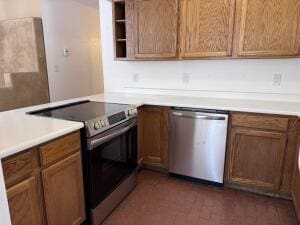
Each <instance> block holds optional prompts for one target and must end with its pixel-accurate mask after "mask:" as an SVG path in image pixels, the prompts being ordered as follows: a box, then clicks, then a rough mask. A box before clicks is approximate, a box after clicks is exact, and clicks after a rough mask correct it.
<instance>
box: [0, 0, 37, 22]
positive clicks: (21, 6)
mask: <svg viewBox="0 0 300 225" xmlns="http://www.w3.org/2000/svg"><path fill="white" fill-rule="evenodd" d="M22 17H41V0H0V20H4V19H15V18H22Z"/></svg>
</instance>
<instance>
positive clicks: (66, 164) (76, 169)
mask: <svg viewBox="0 0 300 225" xmlns="http://www.w3.org/2000/svg"><path fill="white" fill-rule="evenodd" d="M42 176H43V184H44V195H45V205H46V212H47V221H48V225H65V224H72V225H77V224H78V225H79V224H81V223H82V222H83V221H84V219H85V211H84V192H83V186H82V182H81V181H82V179H83V178H82V166H81V157H80V152H78V153H76V154H74V155H72V156H70V157H69V158H67V159H64V160H63V161H60V162H58V163H56V164H54V165H52V166H50V167H49V168H46V169H45V170H43V171H42ZM62 187H63V188H62Z"/></svg>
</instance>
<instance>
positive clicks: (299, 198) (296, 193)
mask: <svg viewBox="0 0 300 225" xmlns="http://www.w3.org/2000/svg"><path fill="white" fill-rule="evenodd" d="M299 130H300V129H299ZM298 143H299V144H298V155H297V160H296V166H295V171H294V177H293V184H292V197H293V202H294V205H295V209H296V214H297V217H298V220H299V221H300V163H299V161H300V137H299V138H298ZM298 160H299V161H298Z"/></svg>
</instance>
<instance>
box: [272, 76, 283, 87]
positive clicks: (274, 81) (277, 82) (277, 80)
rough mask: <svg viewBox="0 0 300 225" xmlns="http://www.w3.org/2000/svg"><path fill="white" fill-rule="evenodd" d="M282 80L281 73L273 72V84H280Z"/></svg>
mask: <svg viewBox="0 0 300 225" xmlns="http://www.w3.org/2000/svg"><path fill="white" fill-rule="evenodd" d="M281 81H282V75H281V74H273V86H280V85H281Z"/></svg>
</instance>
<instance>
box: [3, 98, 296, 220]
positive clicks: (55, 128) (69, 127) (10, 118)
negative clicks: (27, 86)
mask: <svg viewBox="0 0 300 225" xmlns="http://www.w3.org/2000/svg"><path fill="white" fill-rule="evenodd" d="M82 100H91V101H98V102H110V103H123V104H133V105H136V106H137V107H139V106H142V105H160V106H174V107H189V108H202V109H218V110H228V111H241V112H256V113H269V114H280V115H291V116H299V117H300V102H279V101H259V100H243V99H225V98H204V97H186V96H167V95H144V94H126V93H105V94H99V95H93V96H87V97H83V98H76V99H71V100H67V101H60V102H55V103H49V104H44V105H38V106H33V107H27V108H22V109H16V110H11V111H6V112H0V200H1V201H0V218H2V223H1V224H3V225H11V222H10V219H9V208H8V203H7V197H6V190H5V184H4V178H3V174H2V166H1V158H5V157H8V156H10V155H13V154H15V153H18V152H21V151H23V150H26V149H29V148H31V147H33V146H36V145H39V144H42V143H44V142H47V141H49V140H52V139H55V138H57V137H60V136H62V135H65V134H68V133H71V132H73V131H76V130H79V129H81V128H82V127H83V123H80V122H71V121H65V120H58V119H53V118H44V117H38V116H33V115H28V114H26V113H27V112H31V111H35V110H39V109H43V108H49V107H55V106H60V105H65V104H69V103H72V102H77V101H82ZM299 162H300V158H299Z"/></svg>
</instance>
